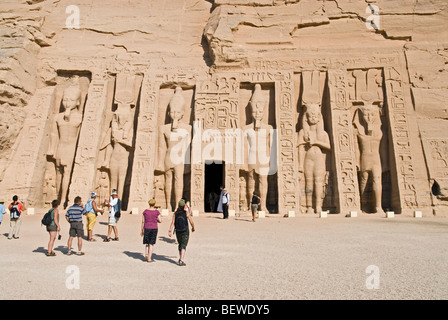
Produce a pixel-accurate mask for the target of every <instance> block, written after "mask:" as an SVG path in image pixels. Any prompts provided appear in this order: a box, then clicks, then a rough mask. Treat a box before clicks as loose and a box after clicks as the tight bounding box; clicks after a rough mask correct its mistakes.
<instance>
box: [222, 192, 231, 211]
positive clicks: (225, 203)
mask: <svg viewBox="0 0 448 320" xmlns="http://www.w3.org/2000/svg"><path fill="white" fill-rule="evenodd" d="M222 191H223V194H222V197H221V199H222V213H223V217H222V218H223V219H229V205H230V194H229V193H228V192H227V188H224V189H223V190H222Z"/></svg>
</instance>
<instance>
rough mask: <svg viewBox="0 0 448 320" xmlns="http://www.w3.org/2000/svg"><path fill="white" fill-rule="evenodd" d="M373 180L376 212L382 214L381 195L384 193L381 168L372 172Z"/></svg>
mask: <svg viewBox="0 0 448 320" xmlns="http://www.w3.org/2000/svg"><path fill="white" fill-rule="evenodd" d="M372 180H373V192H374V194H375V211H376V212H382V211H383V209H382V206H381V195H382V191H383V186H382V180H381V168H374V170H372Z"/></svg>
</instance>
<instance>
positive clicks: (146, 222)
mask: <svg viewBox="0 0 448 320" xmlns="http://www.w3.org/2000/svg"><path fill="white" fill-rule="evenodd" d="M148 203H149V209H146V210H145V211H143V217H142V230H141V232H140V236H141V237H143V244H144V245H146V248H145V261H148V262H154V260H152V258H151V257H152V251H153V249H154V245H155V244H156V239H157V231H158V225H157V224H158V223H160V222H162V219H161V217H160V212H159V211H158V210H156V209H155V205H156V200H154V199H151V200H149V201H148Z"/></svg>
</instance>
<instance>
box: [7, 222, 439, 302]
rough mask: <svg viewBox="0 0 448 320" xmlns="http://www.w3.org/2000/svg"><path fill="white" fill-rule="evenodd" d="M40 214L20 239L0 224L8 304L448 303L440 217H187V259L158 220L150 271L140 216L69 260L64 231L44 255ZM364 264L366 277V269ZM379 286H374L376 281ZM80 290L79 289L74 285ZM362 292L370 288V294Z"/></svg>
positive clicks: (98, 231)
mask: <svg viewBox="0 0 448 320" xmlns="http://www.w3.org/2000/svg"><path fill="white" fill-rule="evenodd" d="M42 216H43V213H36V214H35V215H25V216H24V217H23V222H22V227H21V232H20V238H19V239H12V240H8V239H7V233H8V231H9V217H8V215H5V216H4V219H3V223H2V224H1V225H0V273H1V277H0V291H1V293H2V297H8V298H9V299H69V300H70V299H125V300H126V299H162V300H164V299H170V300H172V299H186V300H190V299H199V300H201V299H212V300H214V299H224V300H248V299H256V300H264V299H274V300H275V299H289V300H299V299H320V300H321V299H448V272H447V270H448V218H442V217H430V218H412V217H400V216H395V218H393V219H386V218H385V217H383V216H358V217H357V218H345V217H343V216H341V215H337V216H335V215H329V217H328V218H326V219H320V218H318V217H317V216H307V215H304V216H299V217H295V218H283V217H279V216H269V217H266V218H264V219H258V220H257V222H255V223H253V222H251V219H250V217H249V215H243V216H241V217H230V218H229V219H228V220H222V219H221V215H220V214H212V213H210V214H202V215H201V216H199V217H194V221H195V224H196V232H194V233H191V234H190V242H189V245H188V248H187V254H186V258H185V261H186V263H187V266H186V267H180V266H178V265H177V264H176V263H177V260H178V252H177V245H176V244H175V241H174V239H173V238H169V237H168V228H169V224H170V221H171V217H164V218H163V222H162V223H161V224H160V226H159V234H158V238H157V243H156V246H155V250H154V256H153V258H154V260H156V262H154V263H147V262H144V260H143V259H144V257H143V255H144V246H143V245H142V238H141V237H140V223H141V216H140V215H138V216H137V215H130V214H125V215H123V217H122V218H121V221H120V222H119V226H118V229H119V237H120V240H119V241H117V242H115V241H112V242H103V241H102V240H103V238H104V237H105V235H106V232H107V225H106V221H107V218H106V216H99V217H98V220H97V223H96V225H95V228H94V237H95V238H96V239H97V240H98V241H97V242H87V241H83V251H84V252H85V255H84V256H74V255H72V256H67V255H66V254H65V253H66V245H67V236H68V229H69V228H68V223H67V222H66V221H65V220H62V219H61V225H62V240H59V241H58V240H56V245H55V252H56V254H57V255H56V256H55V257H47V256H46V255H45V252H46V248H47V244H48V238H49V237H48V233H47V232H46V231H45V227H44V226H41V224H40V220H41V218H42ZM369 266H374V267H370V268H372V269H369ZM377 280H379V281H377ZM375 281H376V282H375ZM76 284H79V288H76V287H73V286H74V285H76ZM367 284H377V285H379V288H378V289H369V288H368V285H367Z"/></svg>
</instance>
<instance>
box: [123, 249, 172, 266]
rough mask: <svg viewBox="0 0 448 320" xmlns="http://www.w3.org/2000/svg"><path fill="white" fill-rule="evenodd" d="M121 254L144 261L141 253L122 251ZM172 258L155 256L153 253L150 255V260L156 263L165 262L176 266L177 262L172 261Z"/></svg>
mask: <svg viewBox="0 0 448 320" xmlns="http://www.w3.org/2000/svg"><path fill="white" fill-rule="evenodd" d="M123 253H124V254H125V255H127V256H128V257H131V258H133V259H136V260H141V261H145V256H144V254H143V253H141V252H132V251H123ZM172 258H174V257H168V256H164V255H160V254H155V253H153V254H152V259H153V260H156V261H167V262H170V263H173V264H176V265H177V261H176V260H173V259H172Z"/></svg>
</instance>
